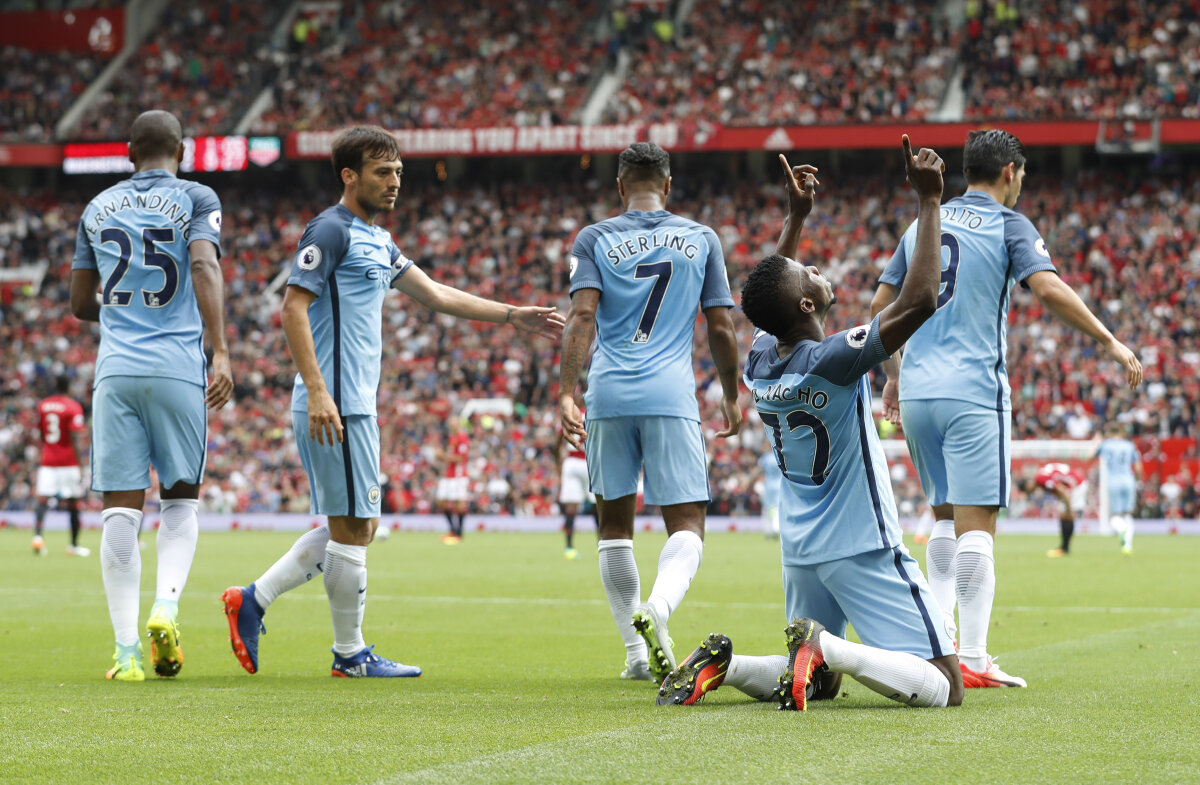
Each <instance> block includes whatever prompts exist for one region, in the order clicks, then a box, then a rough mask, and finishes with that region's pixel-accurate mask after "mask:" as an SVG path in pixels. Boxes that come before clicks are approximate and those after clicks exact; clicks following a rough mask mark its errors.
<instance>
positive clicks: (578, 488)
mask: <svg viewBox="0 0 1200 785" xmlns="http://www.w3.org/2000/svg"><path fill="white" fill-rule="evenodd" d="M575 403H576V405H577V406H579V415H580V416H581V417H582V416H583V415H584V411H583V399H582V398H581V397H579V396H576V398H575ZM555 452H556V453H557V455H556V458H557V461H556V463H557V464H558V466H559V474H558V506H559V507H560V508H561V509H562V513H563V531H564V532H565V533H566V535H567V549H566V550H565V551H564V552H563V555H564V556H565V557H566V558H568V559H577V558H579V551H577V550H575V516H576V515H578V514H579V506H580V505H581V504H583V503H584V502H587V501H592V502H595V500H596V497H595V496H593V495H592V490H591V483H590V481H589V480H588V469H587V456H586V455H585V454H584V452H583V450H580V449H576V448H575V447H573V446H572V445H571V443H570V442H568V441H567V439H566V437H565V436H563V434H562V432H561V431H559V436H558V446H557V449H556V450H555Z"/></svg>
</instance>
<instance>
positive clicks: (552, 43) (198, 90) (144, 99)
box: [0, 0, 1200, 141]
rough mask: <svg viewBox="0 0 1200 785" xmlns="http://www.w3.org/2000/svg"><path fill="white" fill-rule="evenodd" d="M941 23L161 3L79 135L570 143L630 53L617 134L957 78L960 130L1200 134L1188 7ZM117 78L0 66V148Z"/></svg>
mask: <svg viewBox="0 0 1200 785" xmlns="http://www.w3.org/2000/svg"><path fill="white" fill-rule="evenodd" d="M940 5H941V4H940V3H937V2H935V0H907V1H905V2H900V1H899V0H885V1H884V2H866V0H858V1H857V2H853V3H825V2H819V0H803V2H796V1H795V0H698V2H696V3H695V5H694V7H693V9H692V11H691V13H690V14H688V15H686V16H685V17H684V18H682V19H680V20H678V22H677V21H676V18H675V17H676V13H677V11H678V5H677V4H676V3H663V4H641V3H637V4H624V3H610V2H607V0H586V1H585V2H574V1H573V0H549V1H548V2H535V0H519V2H516V3H512V4H494V3H484V4H479V3H473V2H470V0H443V1H442V2H438V3H403V2H400V1H399V0H355V1H353V2H350V1H348V2H344V3H335V4H320V3H318V4H311V5H309V6H305V7H303V8H302V9H301V12H300V13H299V14H298V15H297V16H296V17H295V18H294V19H293V20H292V22H291V24H292V27H291V29H290V30H285V31H283V33H282V34H281V35H280V36H279V38H278V39H276V40H272V38H271V36H272V34H273V32H274V31H275V28H276V27H277V25H278V24H279V23H280V22H281V21H282V17H281V15H282V13H283V12H284V11H285V9H286V7H287V4H282V3H267V2H235V0H200V1H199V2H194V3H186V4H169V5H168V6H167V8H166V10H165V12H164V15H163V17H162V19H161V20H160V22H159V23H158V24H157V25H156V27H155V29H154V32H153V33H152V34H151V35H150V36H149V37H148V38H147V39H146V40H145V41H144V42H142V44H141V45H140V46H139V47H138V49H137V50H136V51H135V53H134V54H133V56H132V57H131V58H130V60H129V61H128V62H127V63H126V64H125V67H124V68H123V69H122V70H121V71H120V72H119V73H118V74H117V76H116V77H115V78H114V79H113V81H112V82H111V84H109V85H108V86H107V88H106V90H105V91H104V92H103V93H102V95H101V96H100V97H99V98H98V99H97V103H96V104H95V105H93V106H92V107H91V111H89V112H87V114H86V118H85V120H84V121H83V122H82V123H81V124H80V125H78V126H77V127H76V128H75V129H73V130H72V131H70V132H69V133H68V134H67V136H68V137H69V138H78V139H120V138H122V137H123V135H124V133H125V131H126V130H127V129H128V126H129V123H130V122H131V120H132V119H133V117H134V115H135V114H136V113H137V111H138V109H140V108H142V107H145V106H150V105H164V104H167V105H170V106H171V107H172V108H173V110H174V111H175V112H176V113H177V114H179V115H180V117H181V119H182V121H183V123H184V127H185V128H186V129H187V130H188V132H189V133H191V134H197V135H199V134H221V133H228V132H229V131H231V130H232V129H233V127H234V126H235V124H236V123H237V122H238V121H239V120H240V119H241V118H242V117H243V116H245V114H246V112H247V111H248V110H249V109H250V106H251V103H252V102H253V100H254V99H255V98H256V97H257V96H258V95H259V94H260V92H261V91H262V90H263V89H264V88H270V89H271V95H272V98H273V101H272V106H271V107H270V108H269V109H268V110H267V111H266V113H265V114H263V115H262V116H261V117H259V118H258V120H257V121H256V123H255V124H254V126H253V130H254V131H255V132H257V133H273V134H276V133H277V134H282V133H286V132H289V131H293V130H300V129H310V128H312V129H319V128H336V127H339V126H341V125H344V124H346V123H348V122H352V121H353V122H370V123H378V124H380V125H384V126H386V127H389V128H415V127H441V128H446V127H483V126H491V125H543V124H561V123H573V122H578V121H579V119H580V110H581V109H582V107H583V105H584V103H585V102H586V100H587V98H588V96H589V95H590V93H591V90H592V88H593V86H594V85H595V84H596V83H597V80H598V78H599V76H600V75H601V74H602V73H603V72H604V71H606V70H608V69H610V68H611V67H613V65H614V64H615V63H616V62H617V61H616V58H615V57H614V55H615V54H616V53H617V52H618V51H620V50H622V49H623V50H625V51H627V52H628V53H630V55H631V58H630V62H631V65H630V68H629V71H628V74H627V75H626V78H625V80H624V82H623V83H622V84H621V86H620V87H619V88H618V89H617V90H616V92H615V93H614V95H613V96H612V97H611V98H610V100H609V102H608V104H607V106H606V107H605V109H604V112H603V115H602V120H603V121H606V122H625V121H634V120H636V121H640V122H658V121H665V120H676V121H681V122H688V123H697V122H699V123H704V122H716V123H720V124H722V125H727V126H761V125H775V124H826V123H829V124H840V123H874V122H894V121H900V120H904V121H913V120H920V119H923V118H928V117H929V116H930V115H931V114H932V113H933V112H934V111H935V110H936V109H937V108H938V107H939V106H940V104H941V102H942V100H943V96H944V95H945V94H946V91H947V86H948V81H947V80H949V79H951V78H954V77H955V75H956V74H960V73H961V74H962V77H963V87H964V91H965V113H966V117H967V119H996V120H999V119H1055V118H1074V117H1086V118H1104V119H1113V120H1133V119H1148V118H1154V117H1175V116H1182V117H1200V3H1197V2H1196V0H1177V2H1171V3H1168V4H1167V5H1166V7H1165V8H1164V9H1163V11H1162V12H1161V13H1154V14H1149V13H1146V12H1145V10H1144V8H1143V6H1144V4H1143V3H1139V2H1134V1H1133V0H1088V1H1087V2H1082V3H1080V2H1067V0H1039V2H1022V3H1019V4H1018V3H1006V2H1004V0H969V2H967V3H966V5H965V11H966V19H965V24H958V23H957V21H958V20H955V22H954V23H952V22H951V20H950V19H949V18H947V17H946V16H944V15H943V13H942V11H941V10H939V7H940ZM104 64H105V61H104V60H103V59H98V58H92V57H87V56H79V55H78V54H74V53H72V54H46V53H31V52H29V51H27V50H24V49H19V48H15V47H7V48H5V49H3V50H0V68H2V71H0V138H5V139H11V140H20V139H26V140H33V141H46V140H49V139H50V138H52V132H53V126H54V124H55V123H56V122H57V121H58V120H59V119H60V118H61V117H62V116H63V114H64V113H65V111H66V110H67V108H68V107H69V106H70V105H71V103H72V102H73V100H74V99H75V98H77V97H78V96H79V95H80V94H81V93H82V92H83V89H84V88H85V87H86V86H87V85H88V83H89V82H91V81H92V80H93V79H94V78H95V77H96V76H97V75H98V74H99V72H100V70H101V69H102V68H103V66H104ZM960 64H961V66H962V68H959V67H958V66H959V65H960ZM1114 129H1115V130H1114V132H1115V133H1119V134H1124V133H1133V134H1134V135H1135V136H1136V135H1138V134H1139V133H1141V132H1139V131H1136V130H1133V131H1127V130H1126V129H1122V128H1120V127H1119V126H1116V127H1114Z"/></svg>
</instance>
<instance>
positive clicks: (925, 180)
mask: <svg viewBox="0 0 1200 785" xmlns="http://www.w3.org/2000/svg"><path fill="white" fill-rule="evenodd" d="M900 142H901V144H903V145H904V174H905V177H907V178H908V184H909V185H911V186H912V187H913V190H914V191H916V192H917V196H919V197H921V198H922V199H926V198H933V197H937V198H938V199H939V200H940V199H941V198H942V172H944V171H946V164H945V163H944V162H943V161H942V159H941V157H940V156H939V155H938V154H937V153H936V152H934V151H933V150H930V149H929V148H928V147H922V148H921V149H920V150H919V151H917V154H916V155H913V152H912V145H911V144H910V143H909V141H908V134H904V135H903V136H901V137H900Z"/></svg>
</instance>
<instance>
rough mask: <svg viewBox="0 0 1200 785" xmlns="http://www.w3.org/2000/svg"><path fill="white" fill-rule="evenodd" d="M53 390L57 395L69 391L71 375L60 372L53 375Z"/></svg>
mask: <svg viewBox="0 0 1200 785" xmlns="http://www.w3.org/2000/svg"><path fill="white" fill-rule="evenodd" d="M54 391H55V392H57V393H58V394H59V395H66V394H67V393H69V392H70V391H71V377H70V376H66V375H62V374H60V375H59V376H56V377H54Z"/></svg>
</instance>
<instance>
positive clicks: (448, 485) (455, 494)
mask: <svg viewBox="0 0 1200 785" xmlns="http://www.w3.org/2000/svg"><path fill="white" fill-rule="evenodd" d="M469 483H470V480H469V479H468V478H466V477H443V478H441V479H440V480H438V484H437V490H436V491H434V493H433V498H435V499H437V500H438V501H439V502H465V501H466V500H467V497H468V496H469V492H470V485H469Z"/></svg>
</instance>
